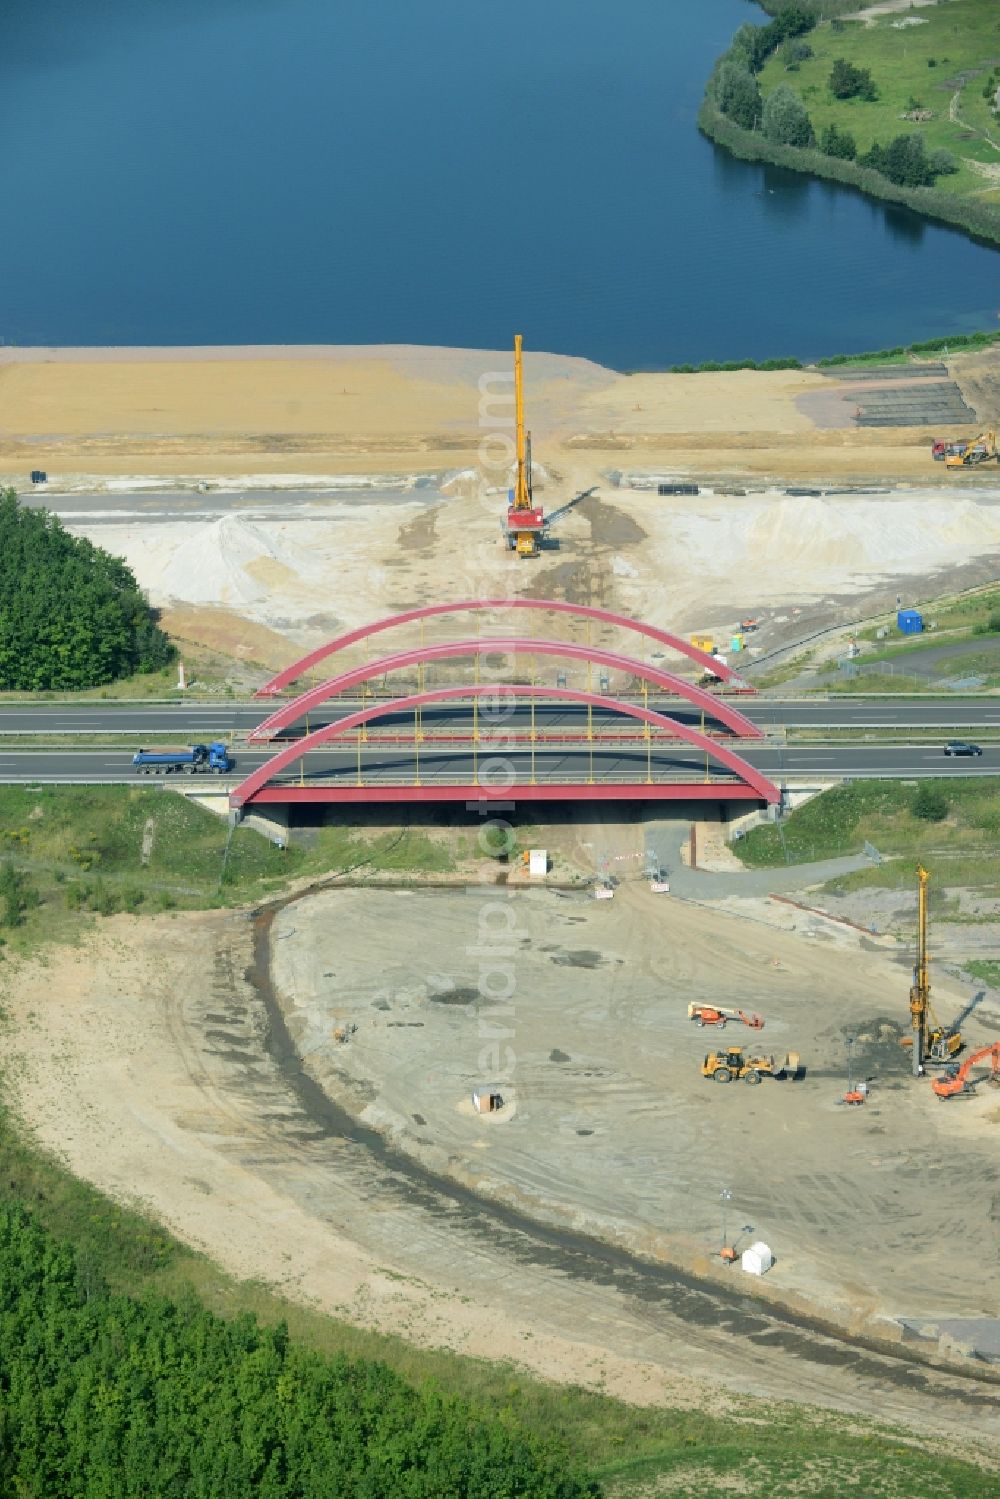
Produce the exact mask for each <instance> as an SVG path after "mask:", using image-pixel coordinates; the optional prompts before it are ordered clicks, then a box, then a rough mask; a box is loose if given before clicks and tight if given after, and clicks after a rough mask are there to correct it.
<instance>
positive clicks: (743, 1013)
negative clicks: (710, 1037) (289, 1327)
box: [688, 1004, 764, 1031]
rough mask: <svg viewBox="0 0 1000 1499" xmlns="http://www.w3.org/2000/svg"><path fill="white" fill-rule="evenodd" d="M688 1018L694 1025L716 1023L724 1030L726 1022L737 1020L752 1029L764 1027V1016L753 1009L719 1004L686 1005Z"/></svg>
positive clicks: (758, 1029) (760, 1029)
mask: <svg viewBox="0 0 1000 1499" xmlns="http://www.w3.org/2000/svg"><path fill="white" fill-rule="evenodd" d="M688 1019H689V1020H693V1021H694V1022H695V1024H696V1025H717V1026H718V1027H719V1029H720V1030H724V1029H725V1027H726V1022H727V1021H729V1020H738V1021H739V1022H740V1023H741V1024H742V1025H746V1026H749V1027H750V1029H751V1030H752V1031H762V1030H763V1029H764V1017H763V1015H758V1014H757V1013H756V1012H755V1011H753V1010H726V1009H723V1008H722V1006H721V1005H698V1004H690V1005H688Z"/></svg>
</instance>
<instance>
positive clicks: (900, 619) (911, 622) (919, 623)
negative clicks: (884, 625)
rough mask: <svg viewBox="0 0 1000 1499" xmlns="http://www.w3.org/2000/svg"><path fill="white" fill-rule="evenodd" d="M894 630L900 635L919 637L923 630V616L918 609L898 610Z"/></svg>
mask: <svg viewBox="0 0 1000 1499" xmlns="http://www.w3.org/2000/svg"><path fill="white" fill-rule="evenodd" d="M896 628H897V629H898V630H899V633H900V634H901V635H919V634H920V633H921V632H922V630H923V628H924V616H923V615H922V614H921V613H920V610H919V609H898V610H897V611H896Z"/></svg>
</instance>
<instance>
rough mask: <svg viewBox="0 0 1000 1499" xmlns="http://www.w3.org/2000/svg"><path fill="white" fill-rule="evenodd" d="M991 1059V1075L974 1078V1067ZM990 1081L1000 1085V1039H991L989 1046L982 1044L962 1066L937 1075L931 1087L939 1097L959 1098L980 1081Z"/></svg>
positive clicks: (996, 1085) (994, 1084)
mask: <svg viewBox="0 0 1000 1499" xmlns="http://www.w3.org/2000/svg"><path fill="white" fill-rule="evenodd" d="M987 1060H988V1061H989V1063H990V1075H989V1077H988V1078H985V1079H984V1078H974V1077H972V1076H971V1073H972V1069H973V1067H978V1065H979V1063H980V1062H985V1061H987ZM984 1081H985V1082H990V1083H992V1084H993V1086H994V1087H1000V1041H991V1042H990V1044H989V1046H981V1047H980V1048H979V1050H978V1051H974V1052H973V1053H972V1055H971V1056H969V1057H966V1059H965V1061H964V1062H963V1063H962V1065H961V1067H952V1068H951V1069H950V1070H949V1071H948V1072H946V1073H945V1074H944V1075H943V1076H942V1077H936V1078H935V1079H934V1081H933V1082H932V1083H931V1087H932V1088H933V1089H934V1092H935V1093H936V1094H937V1096H938V1098H957V1096H958V1095H959V1094H960V1093H969V1092H971V1091H972V1089H973V1088H974V1087H976V1085H977V1084H978V1083H981V1082H984Z"/></svg>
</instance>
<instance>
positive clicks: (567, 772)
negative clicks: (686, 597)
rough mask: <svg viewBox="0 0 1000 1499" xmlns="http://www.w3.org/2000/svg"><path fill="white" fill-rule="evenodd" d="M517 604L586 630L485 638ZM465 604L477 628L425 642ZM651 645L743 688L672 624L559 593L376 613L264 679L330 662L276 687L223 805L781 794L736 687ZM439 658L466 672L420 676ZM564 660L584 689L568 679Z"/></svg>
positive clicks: (774, 798)
mask: <svg viewBox="0 0 1000 1499" xmlns="http://www.w3.org/2000/svg"><path fill="white" fill-rule="evenodd" d="M524 609H528V610H533V611H537V612H545V611H547V612H549V613H550V614H555V615H558V616H569V617H570V620H571V622H572V623H573V625H574V627H575V626H579V625H580V624H582V625H583V627H584V628H585V631H586V639H585V640H583V641H579V640H572V639H570V640H566V639H554V638H550V637H549V636H545V635H536V634H532V635H528V636H521V635H516V634H512V633H511V632H510V630H509V627H508V628H501V629H500V630H499V631H498V632H497V633H483V629H482V625H483V620H484V616H488V617H489V618H490V622H491V623H492V622H493V621H494V620H495V619H496V617H498V616H500V615H502V614H504V613H506V611H509V610H524ZM460 613H465V614H471V615H472V616H474V619H475V623H476V634H475V635H471V634H468V633H463V634H462V635H461V636H460V637H459V638H457V639H449V640H444V641H441V640H434V641H427V640H426V639H425V638H424V634H425V631H424V626H425V622H426V621H428V620H430V619H435V618H437V617H439V616H448V615H455V614H460ZM595 622H597V623H598V624H599V625H600V626H601V627H602V628H607V627H613V628H614V629H615V630H617V631H619V632H621V633H623V634H626V635H629V636H631V639H632V640H633V641H637V642H638V645H639V650H640V654H631V653H627V652H625V651H622V650H617V649H616V650H609V649H607V648H606V647H605V646H603V645H598V644H595V643H593V641H592V638H591V637H592V629H593V625H594V623H595ZM414 627H416V631H415V630H414ZM389 630H404V631H407V636H406V637H405V640H406V643H405V644H404V645H403V646H402V647H401V648H397V649H395V650H391V651H389V652H388V653H386V654H384V655H376V656H375V657H374V658H373V659H370V660H367V661H365V662H363V663H362V664H360V665H351V666H348V665H346V664H345V660H346V655H347V653H348V652H349V651H350V650H351V648H352V647H358V646H362V647H364V646H366V645H367V643H368V642H369V641H370V640H371V639H372V638H374V637H375V636H378V635H381V634H382V633H383V632H385V631H389ZM414 633H417V634H418V635H419V640H418V642H417V643H413V634H414ZM654 644H655V645H657V646H659V647H663V648H665V650H669V651H672V652H673V653H675V654H676V655H678V656H680V657H681V658H682V662H681V663H679V664H678V670H688V671H689V670H690V668H691V666H692V665H694V666H695V667H698V668H700V669H701V671H702V672H703V673H706V672H707V673H711V674H712V676H713V677H714V678H715V679H716V681H717V682H718V681H719V680H720V679H721V683H722V686H723V689H724V690H728V692H729V693H733V692H736V693H738V692H750V691H752V689H750V688H748V687H747V685H746V683H745V682H743V681H742V680H741V679H740V678H739V677H738V676H737V674H736V673H735V672H734V671H733V670H732V669H731V668H730V667H728V666H726V665H724V664H723V663H722V662H719V661H717V660H716V659H715V658H714V657H711V656H708V655H706V654H705V653H704V652H703V651H700V650H698V649H697V648H696V647H695V646H693V645H691V644H690V643H689V642H688V641H686V640H684V639H683V638H682V637H680V636H678V635H675V634H672V633H671V632H669V631H666V630H662V629H659V628H658V627H655V626H652V625H647V624H643V623H641V622H640V621H637V620H634V619H631V618H629V617H628V616H626V615H621V614H616V613H613V612H612V611H611V610H607V609H598V608H593V607H590V606H582V605H575V604H571V603H567V602H565V601H562V600H547V599H526V598H517V599H477V600H462V601H458V602H453V603H445V604H431V605H426V606H423V607H422V608H419V609H411V610H407V611H405V612H403V613H399V614H394V615H390V616H387V617H386V618H384V619H380V620H376V621H374V622H373V623H371V624H369V625H365V626H362V627H361V628H359V629H356V630H351V631H349V632H347V633H346V634H343V635H340V636H338V637H337V638H336V639H334V640H331V641H329V642H328V643H327V644H325V645H323V646H321V647H320V648H318V649H317V650H313V651H311V652H309V653H308V654H306V655H304V656H302V657H301V658H300V659H299V660H297V661H295V662H293V663H292V664H291V665H290V666H288V667H286V668H285V669H284V670H283V671H281V672H279V673H278V674H277V675H276V676H275V677H273V678H272V679H271V681H269V682H268V683H267V684H266V685H265V686H264V687H263V688H262V689H261V690H260V692H259V693H258V696H259V697H266V698H269V699H271V700H273V699H274V698H275V697H278V696H279V695H280V694H282V693H283V692H284V691H285V690H286V689H288V688H290V687H291V684H292V683H299V682H300V681H301V679H302V678H304V677H306V676H307V674H309V673H315V670H316V668H317V667H319V666H320V665H321V664H326V665H327V669H328V670H332V671H333V674H332V675H330V676H328V677H326V678H325V679H324V680H322V681H319V682H316V683H315V684H314V685H309V686H305V687H304V688H303V689H302V690H301V691H299V692H298V693H297V694H296V695H294V696H284V697H282V698H281V701H280V702H279V704H278V705H277V706H274V707H273V710H272V712H271V713H269V714H268V716H267V717H266V718H265V719H264V720H263V721H262V722H261V723H260V724H259V725H258V727H257V728H256V729H254V730H253V731H252V732H251V734H250V735H249V736H248V737H249V742H250V744H252V745H253V744H257V745H268V746H269V747H271V748H272V749H273V751H274V753H273V754H272V755H271V756H270V758H268V759H265V760H264V761H263V762H262V763H260V764H259V765H257V766H256V767H255V768H253V769H252V770H251V771H250V773H249V774H248V775H247V776H246V777H245V778H244V779H243V780H242V781H241V782H240V784H239V785H237V786H236V787H235V788H234V789H233V790H232V791H231V793H230V806H231V808H232V810H233V811H234V813H235V814H237V815H239V814H240V813H241V812H243V811H244V810H246V809H247V808H249V807H252V806H254V805H257V804H262V803H265V804H266V803H276V802H280V803H286V804H290V803H322V802H342V803H352V802H353V803H370V802H467V803H470V804H475V805H477V806H478V805H481V804H482V803H484V802H486V803H488V802H496V801H503V802H504V803H505V804H507V805H510V803H512V802H516V801H575V800H579V801H588V800H589V801H612V800H615V801H620V800H627V801H636V800H638V801H662V800H678V799H684V800H691V799H694V800H719V799H727V800H728V799H731V800H742V801H762V802H767V803H773V802H778V801H780V792H779V790H778V787H777V786H776V785H775V784H774V783H773V782H772V781H770V780H769V779H768V778H767V777H766V776H765V775H764V774H763V773H762V772H761V771H760V770H758V769H756V768H755V767H754V766H752V765H751V764H750V763H749V762H748V761H747V760H746V759H745V757H744V756H743V755H742V754H741V753H740V746H741V741H753V740H760V739H761V738H762V737H763V735H762V731H761V730H760V728H759V727H758V726H757V725H756V724H754V723H753V722H752V721H751V720H750V719H749V718H747V717H746V715H745V714H744V713H743V712H742V711H741V710H740V708H739V707H738V706H737V703H736V702H735V701H734V700H733V698H732V697H731V696H728V695H727V696H723V695H721V692H720V691H719V690H716V691H707V690H706V688H705V687H704V686H703V685H701V684H698V683H695V682H693V681H691V680H688V679H687V678H685V677H684V676H681V675H678V671H675V670H667V669H666V667H664V666H662V665H660V664H659V663H660V660H661V659H662V657H663V655H664V650H662V649H661V650H657V651H655V652H654V651H652V649H651V647H652V645H654ZM654 657H655V658H656V659H653V658H654ZM498 660H500V661H501V662H503V663H504V665H503V667H502V670H501V673H499V674H498V673H497V671H496V669H495V668H496V662H497V661H498ZM540 661H541V662H543V663H545V669H544V670H543V671H542V672H540V671H539V662H540ZM508 662H512V663H513V666H512V668H511V667H509V666H508V665H507V663H508ZM552 662H555V663H556V664H557V671H556V682H555V684H554V685H553V684H552V683H551V681H550V680H548V678H549V677H551V674H552V668H551V663H552ZM470 663H471V666H472V670H471V672H470V671H469V669H468V668H469V664H470ZM435 667H437V668H442V669H443V670H444V671H445V672H448V673H451V674H454V672H455V671H456V669H457V670H458V671H459V673H460V674H461V675H462V676H463V677H464V678H465V679H464V680H462V681H459V682H452V681H448V682H445V683H443V684H441V685H437V684H431V683H429V682H428V681H427V674H428V672H429V671H430V670H431V669H432V668H435ZM337 668H339V669H337ZM571 668H572V669H573V671H574V673H578V674H581V675H582V676H583V678H584V680H583V681H582V682H581V684H580V685H571V684H570V683H569V671H570V669H571ZM595 669H597V670H598V672H599V674H600V676H599V690H596V691H595V688H594V682H593V673H594V670H595ZM491 673H492V675H491ZM470 676H471V680H468V679H467V678H469V677H470ZM612 679H614V681H615V682H616V684H620V685H618V686H616V688H615V689H614V690H612V687H611V682H612ZM317 719H319V720H322V721H321V722H319V723H318V724H317V722H316V721H317Z"/></svg>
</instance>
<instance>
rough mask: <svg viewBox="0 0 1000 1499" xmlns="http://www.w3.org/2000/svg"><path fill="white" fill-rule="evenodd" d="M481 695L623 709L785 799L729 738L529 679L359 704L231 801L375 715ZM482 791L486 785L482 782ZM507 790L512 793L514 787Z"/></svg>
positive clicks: (251, 779)
mask: <svg viewBox="0 0 1000 1499" xmlns="http://www.w3.org/2000/svg"><path fill="white" fill-rule="evenodd" d="M470 697H474V698H483V697H509V698H518V697H544V698H559V699H565V700H570V701H572V702H575V703H584V704H587V703H589V704H590V705H591V706H592V707H595V708H605V709H610V710H612V711H613V712H616V713H621V714H623V715H625V716H627V717H629V718H637V719H640V720H641V721H642V722H644V723H648V724H652V725H653V726H654V727H656V728H661V729H665V730H666V731H667V732H668V733H670V734H671V735H673V736H674V737H675V738H677V739H683V740H686V741H687V743H688V744H692V745H694V746H695V748H697V749H699V750H702V751H703V752H704V753H705V754H707V755H711V756H712V757H713V758H714V759H716V760H718V761H719V762H720V763H721V764H723V765H724V766H725V767H726V768H727V770H731V771H733V772H734V773H735V774H736V775H737V776H738V777H739V778H740V780H741V781H743V782H744V784H745V785H747V786H749V787H750V788H751V789H752V790H753V791H755V792H756V793H757V794H758V796H760V797H761V799H762V800H763V801H766V802H778V801H780V800H781V792H780V791H779V790H778V787H777V786H776V785H775V784H774V782H773V781H771V780H769V779H768V778H767V776H765V775H764V774H763V773H762V772H761V771H759V770H757V769H756V768H755V767H754V766H753V765H751V764H750V763H749V762H748V761H746V760H744V759H743V757H742V756H741V755H737V754H736V753H735V752H734V751H733V750H731V749H729V748H728V747H727V746H726V745H725V744H723V743H720V741H718V740H715V739H709V738H708V736H707V735H705V734H702V733H700V732H699V730H698V729H692V728H690V727H689V726H688V725H687V724H683V723H679V722H678V721H677V720H676V719H674V718H670V717H668V715H666V714H664V713H659V712H658V711H657V710H656V709H655V708H641V707H639V706H638V704H635V703H622V702H619V701H618V700H617V699H616V698H610V697H604V696H603V695H601V694H599V693H594V692H578V691H574V690H573V689H572V688H569V687H556V688H552V687H541V686H532V685H530V684H527V683H499V684H498V683H495V682H488V683H479V684H477V685H475V686H468V685H465V686H459V687H436V688H430V689H428V690H427V691H426V692H416V693H411V694H410V695H409V696H407V697H401V698H392V699H391V700H387V701H386V702H383V703H376V704H374V705H373V706H372V707H370V708H361V709H359V710H358V711H357V712H356V713H351V714H349V715H348V716H347V717H346V718H340V719H337V720H336V721H335V722H334V723H329V724H324V725H323V727H322V728H320V729H314V730H313V732H312V733H311V734H307V735H306V736H305V737H304V738H303V739H296V740H294V741H293V742H292V743H290V744H287V745H285V746H284V747H283V748H282V749H280V750H279V751H278V752H277V754H275V755H272V757H271V759H270V760H268V761H266V762H265V764H264V765H261V766H260V767H259V768H258V769H257V770H255V771H252V772H251V774H250V775H248V776H247V777H246V779H245V780H243V781H241V782H240V784H239V785H238V786H237V787H235V788H234V789H233V791H232V792H230V796H229V805H230V806H231V807H233V808H240V807H243V806H245V805H246V804H247V802H251V801H252V800H253V798H254V796H255V795H256V794H257V793H258V792H260V791H261V790H262V789H263V788H264V787H265V786H266V785H267V783H268V781H270V780H271V779H272V778H273V777H274V776H276V775H278V774H280V772H281V771H282V770H284V769H285V768H286V767H287V766H289V765H291V764H292V763H293V762H294V761H296V760H300V759H301V758H302V757H303V755H305V754H308V752H309V751H310V750H313V749H318V748H319V747H320V746H321V745H323V744H327V743H329V741H330V740H333V739H338V738H340V737H342V736H343V735H345V734H350V733H351V732H352V731H353V730H355V729H360V728H362V727H363V726H364V725H365V724H368V723H371V721H372V720H373V719H376V718H382V717H386V716H388V715H389V714H393V713H401V712H407V711H409V710H411V709H416V708H421V707H423V706H424V704H426V703H439V702H448V701H451V700H454V699H457V698H470ZM483 790H484V794H485V792H486V790H487V788H485V787H484V788H483ZM505 794H507V795H509V794H510V792H509V791H508V792H506V793H505Z"/></svg>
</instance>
